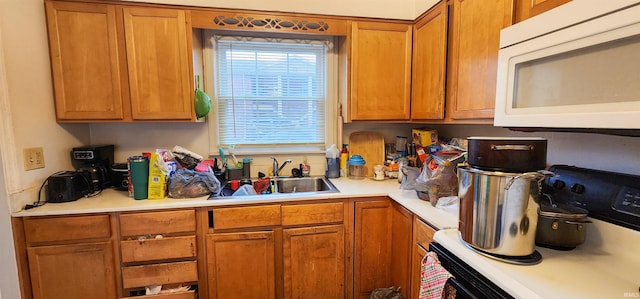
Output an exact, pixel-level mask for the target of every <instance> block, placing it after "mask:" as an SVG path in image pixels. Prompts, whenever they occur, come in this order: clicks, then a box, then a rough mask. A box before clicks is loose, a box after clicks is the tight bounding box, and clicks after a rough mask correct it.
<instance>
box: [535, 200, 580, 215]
mask: <svg viewBox="0 0 640 299" xmlns="http://www.w3.org/2000/svg"><path fill="white" fill-rule="evenodd" d="M588 214H589V211H587V210H585V209H583V208H578V207H574V206H570V205H567V204H562V203H549V202H546V201H543V202H541V203H540V215H541V216H547V217H554V218H564V219H579V218H584V217H587V215H588Z"/></svg>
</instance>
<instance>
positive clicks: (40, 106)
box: [0, 0, 89, 211]
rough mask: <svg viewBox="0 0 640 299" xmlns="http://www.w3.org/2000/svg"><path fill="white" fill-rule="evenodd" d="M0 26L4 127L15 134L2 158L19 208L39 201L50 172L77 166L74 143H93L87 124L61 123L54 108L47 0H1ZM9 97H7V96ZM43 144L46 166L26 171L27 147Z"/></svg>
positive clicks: (13, 206) (13, 207) (5, 143)
mask: <svg viewBox="0 0 640 299" xmlns="http://www.w3.org/2000/svg"><path fill="white" fill-rule="evenodd" d="M0 28H2V32H1V33H0V34H2V40H3V42H2V47H1V49H2V51H3V54H4V63H2V64H0V68H4V69H3V71H4V72H5V73H6V81H7V85H6V86H7V88H6V90H4V91H3V92H5V93H6V95H7V96H8V103H4V104H6V105H7V106H8V113H10V114H9V115H6V113H7V111H5V110H3V111H2V112H3V115H1V118H2V125H3V127H5V128H6V127H12V130H11V131H12V134H8V135H12V136H3V140H2V143H1V145H0V146H2V147H3V154H4V156H3V157H2V158H3V161H4V163H5V167H6V168H7V169H10V170H12V173H10V174H8V175H9V176H8V177H7V178H6V179H7V180H8V181H9V182H10V183H9V184H8V186H7V188H8V190H7V191H8V193H9V194H10V198H11V200H10V202H9V207H10V208H11V210H13V211H15V210H17V209H20V208H21V207H23V206H24V204H26V203H29V202H33V201H35V200H36V197H37V196H36V194H37V189H38V187H40V184H41V183H42V181H43V180H44V179H45V178H46V177H47V176H49V175H50V174H52V173H54V172H57V171H60V170H66V169H72V168H71V164H70V161H69V151H70V150H71V147H73V146H77V145H80V144H83V143H87V142H89V128H88V126H87V125H84V124H71V125H58V124H57V123H56V121H55V113H54V108H53V90H52V82H51V67H50V61H49V48H48V44H47V29H46V23H45V12H44V4H43V1H41V0H40V1H39V0H2V1H0ZM5 100H6V99H5ZM29 147H43V150H44V157H45V166H46V167H45V168H43V169H36V170H31V171H24V170H23V167H22V150H23V149H24V148H29Z"/></svg>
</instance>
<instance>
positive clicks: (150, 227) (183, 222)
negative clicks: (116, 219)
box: [120, 210, 196, 237]
mask: <svg viewBox="0 0 640 299" xmlns="http://www.w3.org/2000/svg"><path fill="white" fill-rule="evenodd" d="M195 232H196V212H195V210H179V211H163V212H146V213H130V214H121V215H120V234H121V236H122V237H139V236H144V235H162V234H176V233H195Z"/></svg>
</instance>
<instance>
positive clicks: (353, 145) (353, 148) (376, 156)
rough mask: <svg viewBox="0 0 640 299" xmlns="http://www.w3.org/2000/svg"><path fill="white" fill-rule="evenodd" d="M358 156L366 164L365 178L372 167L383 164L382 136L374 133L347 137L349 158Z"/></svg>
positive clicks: (369, 173)
mask: <svg viewBox="0 0 640 299" xmlns="http://www.w3.org/2000/svg"><path fill="white" fill-rule="evenodd" d="M353 155H360V156H362V158H364V160H365V161H366V162H367V164H366V166H367V176H369V177H373V166H375V165H382V164H384V136H383V135H382V134H380V133H376V132H353V133H351V135H349V156H353Z"/></svg>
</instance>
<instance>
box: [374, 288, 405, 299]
mask: <svg viewBox="0 0 640 299" xmlns="http://www.w3.org/2000/svg"><path fill="white" fill-rule="evenodd" d="M369 299H404V296H402V294H401V293H400V287H388V288H380V289H375V290H373V291H372V292H371V295H369Z"/></svg>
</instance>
